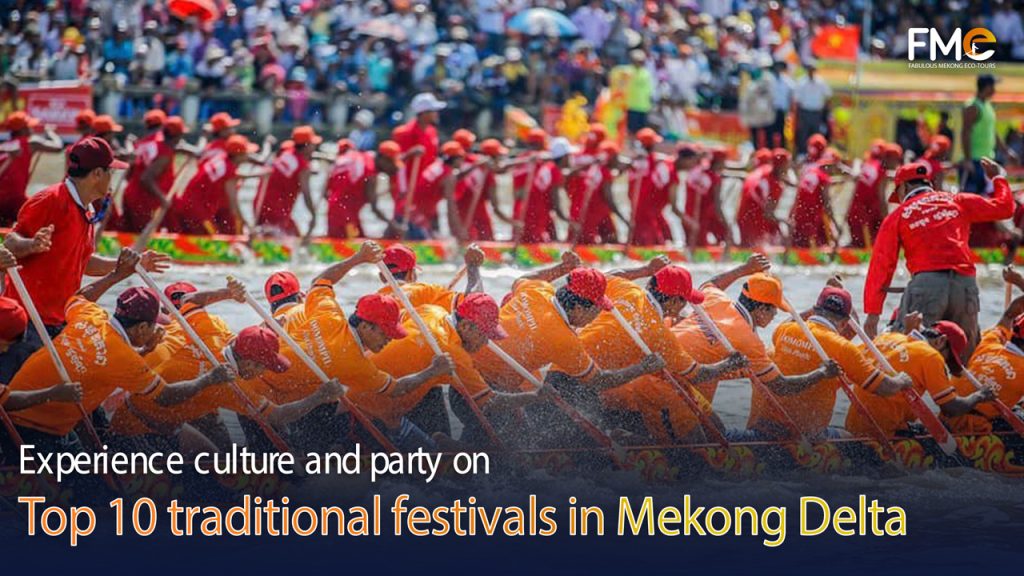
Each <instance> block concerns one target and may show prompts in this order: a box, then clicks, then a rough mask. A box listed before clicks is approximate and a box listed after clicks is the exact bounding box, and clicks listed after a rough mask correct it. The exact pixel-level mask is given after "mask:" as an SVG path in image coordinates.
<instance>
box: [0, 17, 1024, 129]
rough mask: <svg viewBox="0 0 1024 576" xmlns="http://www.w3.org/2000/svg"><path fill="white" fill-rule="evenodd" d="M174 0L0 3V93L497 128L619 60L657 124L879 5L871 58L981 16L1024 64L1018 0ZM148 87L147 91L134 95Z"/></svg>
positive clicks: (797, 65) (790, 62)
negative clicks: (45, 87)
mask: <svg viewBox="0 0 1024 576" xmlns="http://www.w3.org/2000/svg"><path fill="white" fill-rule="evenodd" d="M167 3H168V1H167V0H96V1H85V0H42V1H40V0H27V1H26V0H20V1H18V0H15V1H3V2H0V5H2V6H3V8H4V9H3V10H2V11H0V23H2V26H3V30H2V36H0V39H2V42H0V75H3V77H4V78H5V79H7V80H8V81H7V82H5V83H4V87H3V90H2V92H0V101H2V100H3V99H9V98H10V94H11V92H12V90H13V89H14V86H15V85H16V82H17V81H25V82H31V81H38V80H85V81H89V82H92V83H94V84H95V85H98V86H103V87H105V88H106V89H113V90H117V89H124V88H125V87H130V88H132V89H135V90H136V95H135V96H133V97H131V98H125V99H124V100H123V101H121V102H120V103H119V108H120V109H119V110H118V112H119V113H120V115H121V116H126V117H131V116H133V115H136V114H137V113H139V112H140V111H144V110H146V109H148V108H150V107H152V106H160V107H163V108H165V109H166V110H167V112H169V113H175V112H177V110H175V106H176V105H177V102H175V101H174V99H173V98H172V97H171V96H170V94H173V93H175V92H174V91H173V90H175V89H176V90H178V91H180V90H192V91H200V92H203V93H205V94H206V95H207V96H209V97H208V98H204V99H203V101H202V102H203V103H202V108H201V110H200V111H199V118H198V119H199V120H201V121H202V120H205V119H206V118H208V117H209V116H210V115H212V114H214V113H216V112H219V111H225V112H229V113H232V114H234V115H236V116H244V115H245V113H246V112H247V111H246V110H245V109H244V108H242V105H241V104H240V103H239V102H238V100H239V98H240V97H241V96H244V95H266V94H271V95H273V96H275V102H276V106H275V110H274V115H275V116H274V118H275V120H276V121H279V122H284V123H303V122H313V123H317V122H318V121H319V120H320V119H322V117H323V115H324V113H325V111H324V103H325V102H329V101H330V100H331V99H333V98H336V97H338V96H339V95H347V96H349V97H352V98H354V99H356V100H357V101H359V102H360V103H362V107H365V108H368V109H373V110H376V111H377V112H378V114H377V115H376V116H375V117H374V118H372V119H370V122H371V124H376V125H377V126H379V127H386V126H388V125H392V124H394V123H396V122H397V121H398V120H399V119H400V118H399V117H398V114H400V113H401V112H402V108H403V103H405V102H407V101H408V97H409V96H411V94H412V93H414V92H418V91H422V90H426V89H432V90H433V91H435V92H436V93H437V94H438V96H440V97H442V98H444V99H446V100H448V101H449V102H451V103H452V106H450V107H449V111H448V112H447V113H446V114H445V115H443V116H442V125H445V126H449V127H450V126H454V125H456V124H458V125H462V124H464V123H467V122H468V121H469V120H471V119H474V118H479V117H480V115H481V114H484V115H486V124H485V125H484V126H483V127H481V126H480V125H479V124H478V125H477V127H478V128H484V129H486V128H487V127H494V128H495V130H497V129H500V126H501V123H502V120H503V114H504V111H505V106H506V105H507V104H514V105H517V106H520V107H524V108H525V109H527V110H528V111H529V112H531V113H532V114H534V115H536V114H537V111H538V110H539V108H540V106H541V105H542V104H545V103H548V104H555V105H561V103H563V102H564V101H565V100H566V99H567V98H569V97H570V96H572V95H573V94H576V93H579V94H582V95H583V96H585V97H586V98H587V99H588V101H589V103H591V104H593V102H594V101H595V99H596V98H597V96H598V93H599V92H600V90H601V89H602V88H603V87H604V86H606V85H607V83H608V78H609V74H608V72H609V71H610V70H611V69H613V68H614V67H616V66H635V67H637V68H642V69H644V70H646V73H645V74H644V76H645V78H646V81H645V82H644V83H631V84H630V86H629V87H628V90H629V92H630V93H629V94H627V95H626V97H627V99H628V100H629V101H630V106H631V109H633V108H641V109H645V110H644V111H651V112H653V113H654V121H660V122H662V123H666V122H668V121H669V120H670V117H671V115H672V114H673V111H678V110H679V109H681V108H682V107H686V106H696V107H700V108H710V109H726V110H734V109H737V108H740V109H741V112H746V113H747V114H748V115H749V114H750V113H751V112H752V111H750V110H742V108H743V102H741V99H740V96H739V93H740V84H741V78H742V77H743V76H744V75H743V74H742V73H743V72H745V71H753V72H754V75H755V79H756V76H757V75H758V74H760V72H761V71H764V70H773V71H774V72H775V73H776V74H778V75H781V76H782V77H785V82H784V84H786V85H789V84H791V83H793V82H796V80H790V77H793V78H797V77H803V76H804V70H803V67H802V65H803V64H805V63H807V62H809V61H812V60H813V57H812V54H811V48H810V44H811V40H812V39H813V38H814V36H815V34H816V33H817V31H818V30H820V28H821V27H822V26H825V25H835V24H840V25H842V24H844V23H851V24H862V23H864V21H865V11H866V10H869V6H870V11H869V17H868V20H870V22H871V26H870V30H871V32H870V38H869V39H868V40H869V43H864V45H862V46H861V52H862V53H863V55H864V57H870V58H878V57H891V58H902V57H904V56H905V54H906V50H907V42H906V32H905V31H906V29H907V28H909V27H911V26H925V27H935V28H938V29H940V30H949V29H952V28H956V27H965V28H968V27H974V26H986V27H988V28H990V29H991V30H993V32H994V34H995V36H996V37H997V39H998V40H999V42H998V48H997V51H998V53H997V58H998V59H1016V60H1024V26H1022V23H1021V8H1022V7H1021V2H1020V1H1013V0H995V1H992V0H985V1H979V2H968V1H963V0H921V1H913V2H870V0H844V1H840V0H825V1H813V2H812V1H810V0H790V1H785V0H778V1H777V0H772V1H753V0H699V1H698V0H669V1H663V2H655V1H646V2H644V1H639V0H564V1H563V0H448V1H439V0H433V1H425V0H367V1H363V0H303V1H299V0H237V2H235V3H234V4H231V3H228V2H224V1H221V0H214V2H213V3H214V4H216V5H217V7H218V8H219V10H220V13H221V14H220V17H219V18H218V19H216V20H215V21H210V22H201V21H200V20H199V19H197V18H194V17H193V18H187V19H181V18H179V17H176V16H173V15H172V14H171V13H170V12H169V10H168V9H167ZM535 7H547V8H551V9H553V10H556V11H558V12H560V13H562V14H564V15H565V16H566V17H567V18H568V19H569V20H570V21H571V23H572V25H573V27H574V28H575V33H574V34H571V35H568V34H567V35H564V36H559V35H551V34H550V33H548V32H546V33H544V34H541V35H528V34H524V33H522V32H520V31H517V30H514V29H512V27H510V26H509V22H510V20H511V18H512V16H514V15H515V14H517V13H519V12H521V11H523V10H526V9H530V8H535ZM638 51H639V52H638ZM794 86H795V84H794ZM145 88H152V89H153V90H151V91H148V92H147V91H144V90H143V91H142V92H141V93H139V89H145ZM791 88H792V86H791ZM157 89H166V90H165V91H163V92H161V91H159V90H157ZM799 94H801V92H800V91H797V96H798V97H799ZM803 94H806V93H803ZM817 96H819V95H818V94H816V93H815V94H811V98H810V99H811V100H814V102H812V103H811V104H812V105H811V106H810V107H807V106H804V108H805V110H806V111H807V112H809V113H812V116H814V114H813V113H816V112H821V110H820V109H819V110H814V109H813V108H814V107H813V104H814V103H815V102H817V101H818V100H819V98H817ZM779 98H781V96H778V95H776V96H775V99H776V100H778V99H779ZM797 104H800V103H799V102H798V103H797ZM753 113H754V114H756V111H754V112H753ZM766 115H771V116H773V118H772V121H773V122H774V114H772V113H771V111H769V112H767V113H766ZM814 117H816V116H814ZM363 119H364V120H365V119H366V117H365V115H364V117H363ZM663 128H665V126H663ZM665 131H666V132H668V131H669V130H665ZM813 131H814V130H812V132H813ZM804 140H806V138H799V137H798V138H797V141H798V142H803V141H804Z"/></svg>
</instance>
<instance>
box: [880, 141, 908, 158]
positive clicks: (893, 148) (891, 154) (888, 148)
mask: <svg viewBox="0 0 1024 576" xmlns="http://www.w3.org/2000/svg"><path fill="white" fill-rule="evenodd" d="M881 154H882V156H884V157H885V158H892V159H894V160H899V159H900V158H903V147H902V146H900V145H899V144H897V143H895V142H888V143H886V144H885V145H884V146H882V152H881Z"/></svg>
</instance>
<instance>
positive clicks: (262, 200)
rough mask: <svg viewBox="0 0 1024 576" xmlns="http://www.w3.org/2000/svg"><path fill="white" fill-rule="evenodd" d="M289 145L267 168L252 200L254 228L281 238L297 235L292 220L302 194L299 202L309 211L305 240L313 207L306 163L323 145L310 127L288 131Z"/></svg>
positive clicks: (313, 215)
mask: <svg viewBox="0 0 1024 576" xmlns="http://www.w3.org/2000/svg"><path fill="white" fill-rule="evenodd" d="M291 141H292V144H293V145H292V146H291V147H290V148H288V149H284V148H282V150H281V152H280V153H279V154H278V155H277V158H275V159H274V162H273V163H272V164H271V167H270V175H269V176H267V177H266V178H265V179H264V180H263V181H262V182H261V183H260V184H261V185H260V188H259V190H258V192H257V194H256V197H255V199H254V200H253V213H254V214H255V215H256V225H257V226H261V227H263V228H269V229H270V230H273V231H274V232H276V233H278V234H283V235H285V236H298V235H299V227H298V225H296V224H295V220H294V219H293V218H292V209H293V208H294V207H295V200H296V199H297V197H298V196H299V194H302V200H303V202H305V203H306V210H308V211H309V214H310V218H309V226H308V227H307V228H306V237H307V238H308V237H310V236H312V234H313V229H314V228H315V227H316V206H314V204H313V195H312V192H310V189H309V175H310V172H311V170H310V161H311V160H312V159H313V153H314V152H316V150H317V147H318V146H319V145H320V143H321V142H323V138H321V137H320V136H317V134H316V132H315V131H314V130H313V127H312V126H296V127H295V128H293V129H292V138H291Z"/></svg>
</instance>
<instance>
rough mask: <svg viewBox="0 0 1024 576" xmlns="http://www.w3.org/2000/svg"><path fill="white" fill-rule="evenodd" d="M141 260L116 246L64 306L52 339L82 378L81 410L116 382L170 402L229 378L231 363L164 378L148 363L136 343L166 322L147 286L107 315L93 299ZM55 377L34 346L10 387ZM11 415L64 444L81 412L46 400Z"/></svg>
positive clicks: (39, 435) (47, 445)
mask: <svg viewBox="0 0 1024 576" xmlns="http://www.w3.org/2000/svg"><path fill="white" fill-rule="evenodd" d="M139 260H140V257H139V255H138V254H137V253H135V252H133V251H131V250H127V249H125V250H122V251H121V255H120V256H119V257H118V260H117V265H116V267H115V268H114V270H113V271H112V272H111V273H110V274H107V275H106V276H104V277H103V278H101V279H99V280H97V281H96V282H93V283H92V284H89V285H88V286H85V287H83V288H82V289H81V290H79V291H78V293H77V294H76V295H75V296H72V297H71V298H70V299H69V300H68V303H67V307H66V309H65V313H66V317H67V322H68V324H67V326H66V327H65V328H64V331H63V332H61V333H60V335H59V336H57V337H56V338H54V340H53V342H54V346H55V347H56V349H57V353H58V354H59V355H60V357H61V359H62V360H63V362H64V365H65V367H66V368H67V370H68V372H69V374H70V376H71V378H73V379H75V380H77V381H79V382H80V383H81V384H82V386H83V390H84V392H85V393H84V395H83V398H82V402H81V404H82V406H83V407H84V409H85V412H86V413H87V414H91V413H92V412H93V411H94V410H96V409H97V408H99V406H100V404H101V403H102V402H103V401H104V400H105V399H106V398H107V396H109V395H110V394H111V393H113V392H114V390H116V389H117V388H121V389H123V390H126V391H128V392H129V393H130V394H133V395H135V396H137V397H141V396H151V397H152V398H153V399H154V400H155V401H156V402H157V403H159V404H161V405H163V406H171V405H174V404H179V403H181V402H184V401H186V400H188V399H189V398H192V397H193V396H195V395H196V394H198V393H200V392H202V391H203V390H204V389H206V388H208V387H211V386H215V385H218V384H222V383H224V382H227V381H228V380H230V379H231V372H230V370H228V369H227V368H223V367H218V368H215V369H213V370H210V371H209V372H207V373H205V374H203V375H202V376H199V377H198V378H194V379H191V380H187V381H183V382H178V383H174V384H169V383H166V382H165V381H164V379H163V378H161V377H160V376H159V375H158V374H156V373H155V372H153V370H152V369H151V368H149V366H147V365H146V363H145V361H144V360H143V358H142V355H141V354H140V351H145V350H149V349H151V348H152V347H153V346H155V345H156V344H157V343H158V342H159V341H160V338H161V337H162V335H163V330H162V329H161V328H160V325H162V324H166V323H167V317H166V316H164V315H163V314H162V313H161V312H160V301H159V299H158V298H157V295H156V294H155V293H153V292H152V291H151V290H149V289H148V288H128V289H127V290H125V291H124V292H122V293H121V295H120V296H119V297H118V298H117V308H116V310H115V311H114V314H113V315H112V316H111V315H109V314H107V312H105V311H104V310H103V309H102V308H100V307H99V306H98V305H97V304H96V301H97V300H99V298H100V297H101V296H102V295H103V294H104V293H105V292H106V291H107V290H109V289H110V288H111V287H112V286H114V285H115V284H117V283H118V282H121V281H122V280H124V279H126V278H128V277H129V276H131V275H132V274H134V273H135V267H136V265H137V264H138V263H139ZM60 381H61V378H60V375H59V374H58V372H57V369H56V367H55V366H54V363H53V360H52V358H51V357H50V355H49V354H48V352H47V351H46V350H38V351H36V353H35V354H33V355H32V356H31V357H29V359H28V360H27V361H26V362H25V364H24V365H23V366H22V367H21V370H19V371H18V373H17V375H16V376H15V377H14V379H13V380H12V381H11V383H10V389H11V390H12V391H22V390H39V389H42V388H47V387H50V386H52V385H54V384H58V383H60ZM11 418H12V420H13V421H14V423H15V425H16V426H17V427H18V428H19V430H20V431H21V432H22V436H23V437H25V440H26V442H28V443H29V444H36V445H37V446H40V450H47V449H62V450H65V451H66V450H67V447H68V445H69V444H70V445H74V444H76V443H77V437H76V436H75V435H74V434H73V431H74V428H75V426H77V425H78V423H79V422H80V421H81V418H82V416H81V413H80V411H79V410H78V409H77V408H76V407H75V406H72V405H70V404H61V405H55V404H47V405H42V406H36V407H33V408H29V409H27V410H22V411H19V412H15V413H14V414H13V415H12V416H11ZM58 447H59V448H58Z"/></svg>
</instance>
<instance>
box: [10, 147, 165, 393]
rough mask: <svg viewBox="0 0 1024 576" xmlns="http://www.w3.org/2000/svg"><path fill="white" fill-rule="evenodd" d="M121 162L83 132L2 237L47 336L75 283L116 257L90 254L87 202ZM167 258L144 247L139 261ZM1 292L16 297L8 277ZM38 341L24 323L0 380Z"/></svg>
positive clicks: (155, 264) (60, 320) (161, 264)
mask: <svg viewBox="0 0 1024 576" xmlns="http://www.w3.org/2000/svg"><path fill="white" fill-rule="evenodd" d="M127 166H128V165H127V164H125V163H124V162H120V161H118V160H116V159H115V158H114V151H113V150H112V149H111V148H110V145H109V144H107V143H106V142H105V141H103V140H101V139H99V138H93V137H89V138H84V139H83V140H81V141H80V142H78V143H77V144H75V145H74V146H73V147H72V148H71V150H70V152H69V153H68V173H67V177H66V178H65V179H64V181H63V182H60V183H58V184H54V185H53V186H50V187H48V188H46V189H44V190H43V191H41V192H39V193H38V194H35V195H34V196H32V198H30V199H29V200H28V202H26V203H25V205H24V206H23V207H22V209H21V211H20V212H19V213H18V221H17V223H16V224H15V226H14V230H12V231H11V233H10V234H8V235H7V237H6V238H4V246H5V247H6V248H7V249H8V250H10V251H11V253H12V254H14V256H15V258H17V259H18V262H19V263H20V264H21V277H22V279H23V280H24V281H25V287H26V288H27V289H28V293H29V295H30V296H31V297H32V300H33V302H34V303H35V305H36V308H37V309H38V310H39V315H40V316H41V317H42V320H43V323H44V324H45V325H46V331H47V332H48V333H50V335H51V336H56V335H57V334H59V333H60V331H61V330H62V329H63V328H64V305H65V304H66V303H67V301H68V298H71V296H73V295H74V294H75V292H77V291H78V289H79V288H80V287H81V285H82V277H83V276H85V275H89V276H103V275H106V274H107V273H109V272H110V271H111V270H113V269H114V266H115V265H116V263H117V260H116V259H110V258H104V257H102V256H97V255H96V254H93V246H94V243H93V224H95V223H96V222H98V221H99V220H100V219H101V218H102V214H94V213H93V212H92V211H91V210H90V208H89V206H90V205H91V204H92V203H93V202H95V201H96V200H99V199H101V198H103V197H105V196H107V195H108V194H109V188H110V175H111V171H112V170H123V169H124V168H127ZM169 261H170V258H168V257H167V256H166V255H164V254H159V253H156V252H152V251H147V252H145V253H144V254H143V255H142V261H141V263H142V265H143V266H144V267H145V268H146V270H149V271H150V272H162V271H163V270H164V269H166V268H167V265H168V262H169ZM5 294H7V295H9V296H10V297H11V298H14V299H15V300H18V301H19V302H21V300H20V298H19V296H18V294H17V292H16V291H15V289H14V286H13V285H12V284H11V280H10V278H8V279H7V286H6V288H5ZM41 347H42V341H41V340H40V338H39V334H38V333H36V331H35V328H34V327H33V326H31V325H30V326H29V328H28V330H27V331H26V332H25V336H24V337H23V338H22V340H21V341H19V342H16V343H15V344H13V345H12V346H11V347H10V348H9V349H8V350H7V352H6V353H5V354H3V355H2V356H0V382H10V381H11V378H12V377H13V376H14V374H15V373H16V372H17V371H18V369H19V368H20V367H21V365H22V363H23V362H24V361H25V359H27V358H28V357H29V356H30V355H31V354H32V352H34V351H36V350H38V349H39V348H41Z"/></svg>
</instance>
